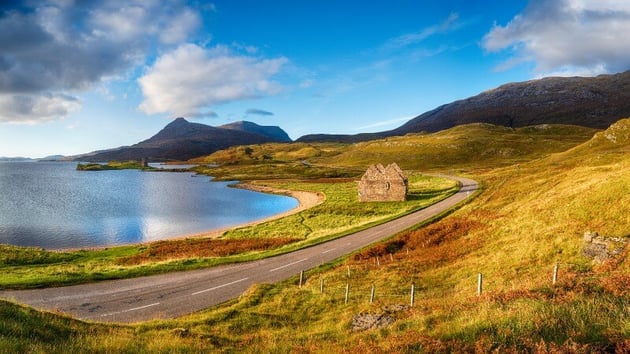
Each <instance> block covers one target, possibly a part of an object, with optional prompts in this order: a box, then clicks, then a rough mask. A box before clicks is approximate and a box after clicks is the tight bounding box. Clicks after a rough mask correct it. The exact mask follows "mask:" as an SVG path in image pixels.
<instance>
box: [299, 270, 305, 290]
mask: <svg viewBox="0 0 630 354" xmlns="http://www.w3.org/2000/svg"><path fill="white" fill-rule="evenodd" d="M303 281H304V271H303V270H302V271H300V289H301V288H302V282H303Z"/></svg>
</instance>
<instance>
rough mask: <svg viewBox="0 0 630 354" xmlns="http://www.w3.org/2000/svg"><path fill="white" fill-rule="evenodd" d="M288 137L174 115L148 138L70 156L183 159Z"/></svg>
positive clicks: (276, 129) (275, 130) (244, 124)
mask: <svg viewBox="0 0 630 354" xmlns="http://www.w3.org/2000/svg"><path fill="white" fill-rule="evenodd" d="M288 141H291V139H290V138H289V137H288V135H287V134H286V133H285V132H284V131H283V130H282V129H280V128H279V127H268V126H260V125H257V124H255V123H251V122H236V123H232V124H228V125H225V126H219V127H213V126H209V125H205V124H200V123H191V122H188V121H187V120H186V119H184V118H177V119H175V120H174V121H173V122H171V123H169V124H168V125H167V126H166V127H164V128H163V129H162V130H160V131H159V132H158V133H157V134H155V135H154V136H152V137H151V138H149V139H147V140H144V141H141V142H139V143H137V144H134V145H131V146H124V147H120V148H116V149H111V150H103V151H96V152H93V153H89V154H85V155H80V156H73V157H72V159H73V160H75V161H89V162H95V161H111V160H119V161H126V160H139V159H142V158H148V159H149V160H150V161H167V160H177V161H183V160H188V159H191V158H195V157H198V156H203V155H207V154H211V153H213V152H215V151H218V150H221V149H225V148H228V147H230V146H235V145H246V144H261V143H267V142H288Z"/></svg>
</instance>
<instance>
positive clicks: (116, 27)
mask: <svg viewBox="0 0 630 354" xmlns="http://www.w3.org/2000/svg"><path fill="white" fill-rule="evenodd" d="M200 23H201V18H200V14H199V13H198V12H197V11H195V10H194V9H192V8H189V7H188V6H186V5H185V4H184V3H183V2H180V1H171V2H166V3H164V2H162V1H148V0H129V1H125V2H118V1H106V2H87V1H77V2H73V1H45V0H39V1H38V0H34V1H29V2H26V3H25V4H15V5H14V7H13V8H9V9H8V10H6V11H2V12H0V48H2V50H0V95H2V100H3V102H4V103H6V105H5V106H3V107H2V118H1V119H0V122H8V121H16V122H24V121H29V122H30V123H35V122H37V121H49V120H53V119H60V118H63V117H64V116H65V114H67V113H68V112H70V111H72V110H73V109H74V108H75V105H76V104H77V103H76V101H73V100H68V99H64V98H63V97H69V96H66V94H67V93H68V92H70V93H71V94H72V95H77V94H80V93H81V92H83V91H85V90H88V89H91V88H94V87H96V86H98V84H99V83H101V82H103V81H106V80H111V79H112V78H120V77H123V76H124V75H125V73H127V72H130V70H132V69H133V68H136V67H137V66H138V65H140V64H142V63H143V62H144V60H145V59H146V57H147V55H148V54H149V52H150V51H151V49H152V48H155V47H158V46H163V45H165V44H166V45H168V44H173V43H176V42H179V41H184V40H186V39H187V37H188V36H189V35H191V33H193V32H194V31H195V29H196V28H198V27H199V25H200ZM29 105H31V106H29ZM26 115H29V116H28V117H27V116H26Z"/></svg>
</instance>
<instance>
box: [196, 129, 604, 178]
mask: <svg viewBox="0 0 630 354" xmlns="http://www.w3.org/2000/svg"><path fill="white" fill-rule="evenodd" d="M595 132H596V130H594V129H590V128H584V127H577V126H562V125H541V126H535V127H526V128H518V129H510V128H505V127H499V126H493V125H490V124H469V125H465V126H459V127H455V128H451V129H448V130H445V131H442V132H438V133H433V134H410V135H406V136H402V137H390V138H386V139H379V140H373V141H369V142H362V143H356V144H333V143H313V144H306V143H293V144H262V145H249V146H239V147H232V148H229V149H226V150H222V151H218V152H216V153H214V154H212V155H209V156H206V157H203V158H199V159H195V160H192V162H194V163H200V164H215V165H217V167H211V168H201V169H199V172H201V173H206V174H210V175H212V176H216V177H217V178H219V179H230V178H232V179H238V180H251V179H269V178H272V177H275V178H317V177H350V176H360V175H361V174H362V173H363V172H364V171H365V169H366V168H367V167H368V166H369V165H371V164H373V163H376V162H381V163H383V164H388V163H391V162H396V163H398V164H399V165H400V166H401V167H402V168H403V169H405V170H418V171H427V170H433V171H436V170H442V171H444V170H447V171H451V170H453V169H478V168H494V167H500V166H508V165H513V164H516V163H520V162H524V161H529V160H532V159H535V158H539V157H543V156H546V155H549V154H551V153H555V152H560V151H565V150H567V149H569V148H571V147H574V146H576V145H578V144H581V143H583V142H585V141H587V140H588V139H590V138H591V137H592V136H593V134H595Z"/></svg>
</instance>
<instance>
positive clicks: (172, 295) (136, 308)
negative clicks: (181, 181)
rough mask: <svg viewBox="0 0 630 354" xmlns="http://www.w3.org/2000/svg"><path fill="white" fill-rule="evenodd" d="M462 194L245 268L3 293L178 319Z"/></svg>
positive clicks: (113, 313)
mask: <svg viewBox="0 0 630 354" xmlns="http://www.w3.org/2000/svg"><path fill="white" fill-rule="evenodd" d="M452 178H454V179H457V180H458V181H459V182H461V184H462V188H461V189H460V190H459V191H458V192H457V193H456V194H454V195H452V196H451V197H449V198H447V199H445V200H443V201H441V202H439V203H436V204H434V205H432V206H430V207H428V208H426V209H422V210H420V211H417V212H415V213H413V214H409V215H406V216H404V217H401V218H398V219H396V220H393V221H390V222H387V223H385V224H381V225H378V226H375V227H372V228H369V229H367V230H363V231H360V232H357V233H354V234H351V235H348V236H346V237H343V238H340V239H336V240H333V241H330V242H326V243H323V244H320V245H317V246H313V247H309V248H305V249H302V250H298V251H295V252H292V253H288V254H284V255H280V256H276V257H272V258H267V259H263V260H259V261H253V262H248V263H241V264H231V265H225V266H220V267H215V268H210V269H202V270H195V271H187V272H178V273H169V274H162V275H154V276H147V277H141V278H134V279H123V280H113V281H104V282H99V283H91V284H83V285H75V286H67V287H60V288H47V289H36V290H20V291H0V298H5V299H12V300H15V301H17V302H19V303H23V304H28V305H31V306H33V307H34V308H37V309H44V310H54V311H60V312H64V313H67V314H70V315H71V316H73V317H76V318H79V319H83V320H90V321H97V322H127V323H132V322H141V321H146V320H151V319H158V318H174V317H178V316H182V315H185V314H189V313H192V312H196V311H199V310H202V309H204V308H207V307H210V306H213V305H217V304H220V303H222V302H225V301H228V300H230V299H233V298H236V297H238V296H239V295H241V294H242V293H243V292H245V290H247V288H249V287H250V286H251V285H253V284H259V283H270V282H277V281H281V280H284V279H287V278H290V277H292V276H295V275H297V274H299V273H300V271H302V270H308V269H311V268H314V267H316V266H319V265H321V264H324V263H327V262H330V261H333V260H335V259H337V258H339V257H342V256H344V255H346V254H348V253H351V252H353V251H355V250H358V249H360V248H363V247H365V246H367V245H369V244H371V243H374V242H376V241H379V240H382V239H385V238H387V237H389V236H392V235H393V234H396V233H398V232H400V231H402V230H405V229H408V228H410V227H412V226H413V225H416V224H418V223H420V222H422V221H424V220H426V219H428V218H431V217H433V216H435V215H437V214H439V213H441V212H442V211H444V210H446V209H449V208H450V207H452V206H453V205H455V204H457V203H459V202H461V201H462V200H464V199H466V198H468V197H469V195H471V194H472V193H473V192H474V191H475V190H476V189H477V188H478V185H477V182H475V181H473V180H470V179H466V178H459V177H452Z"/></svg>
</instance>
